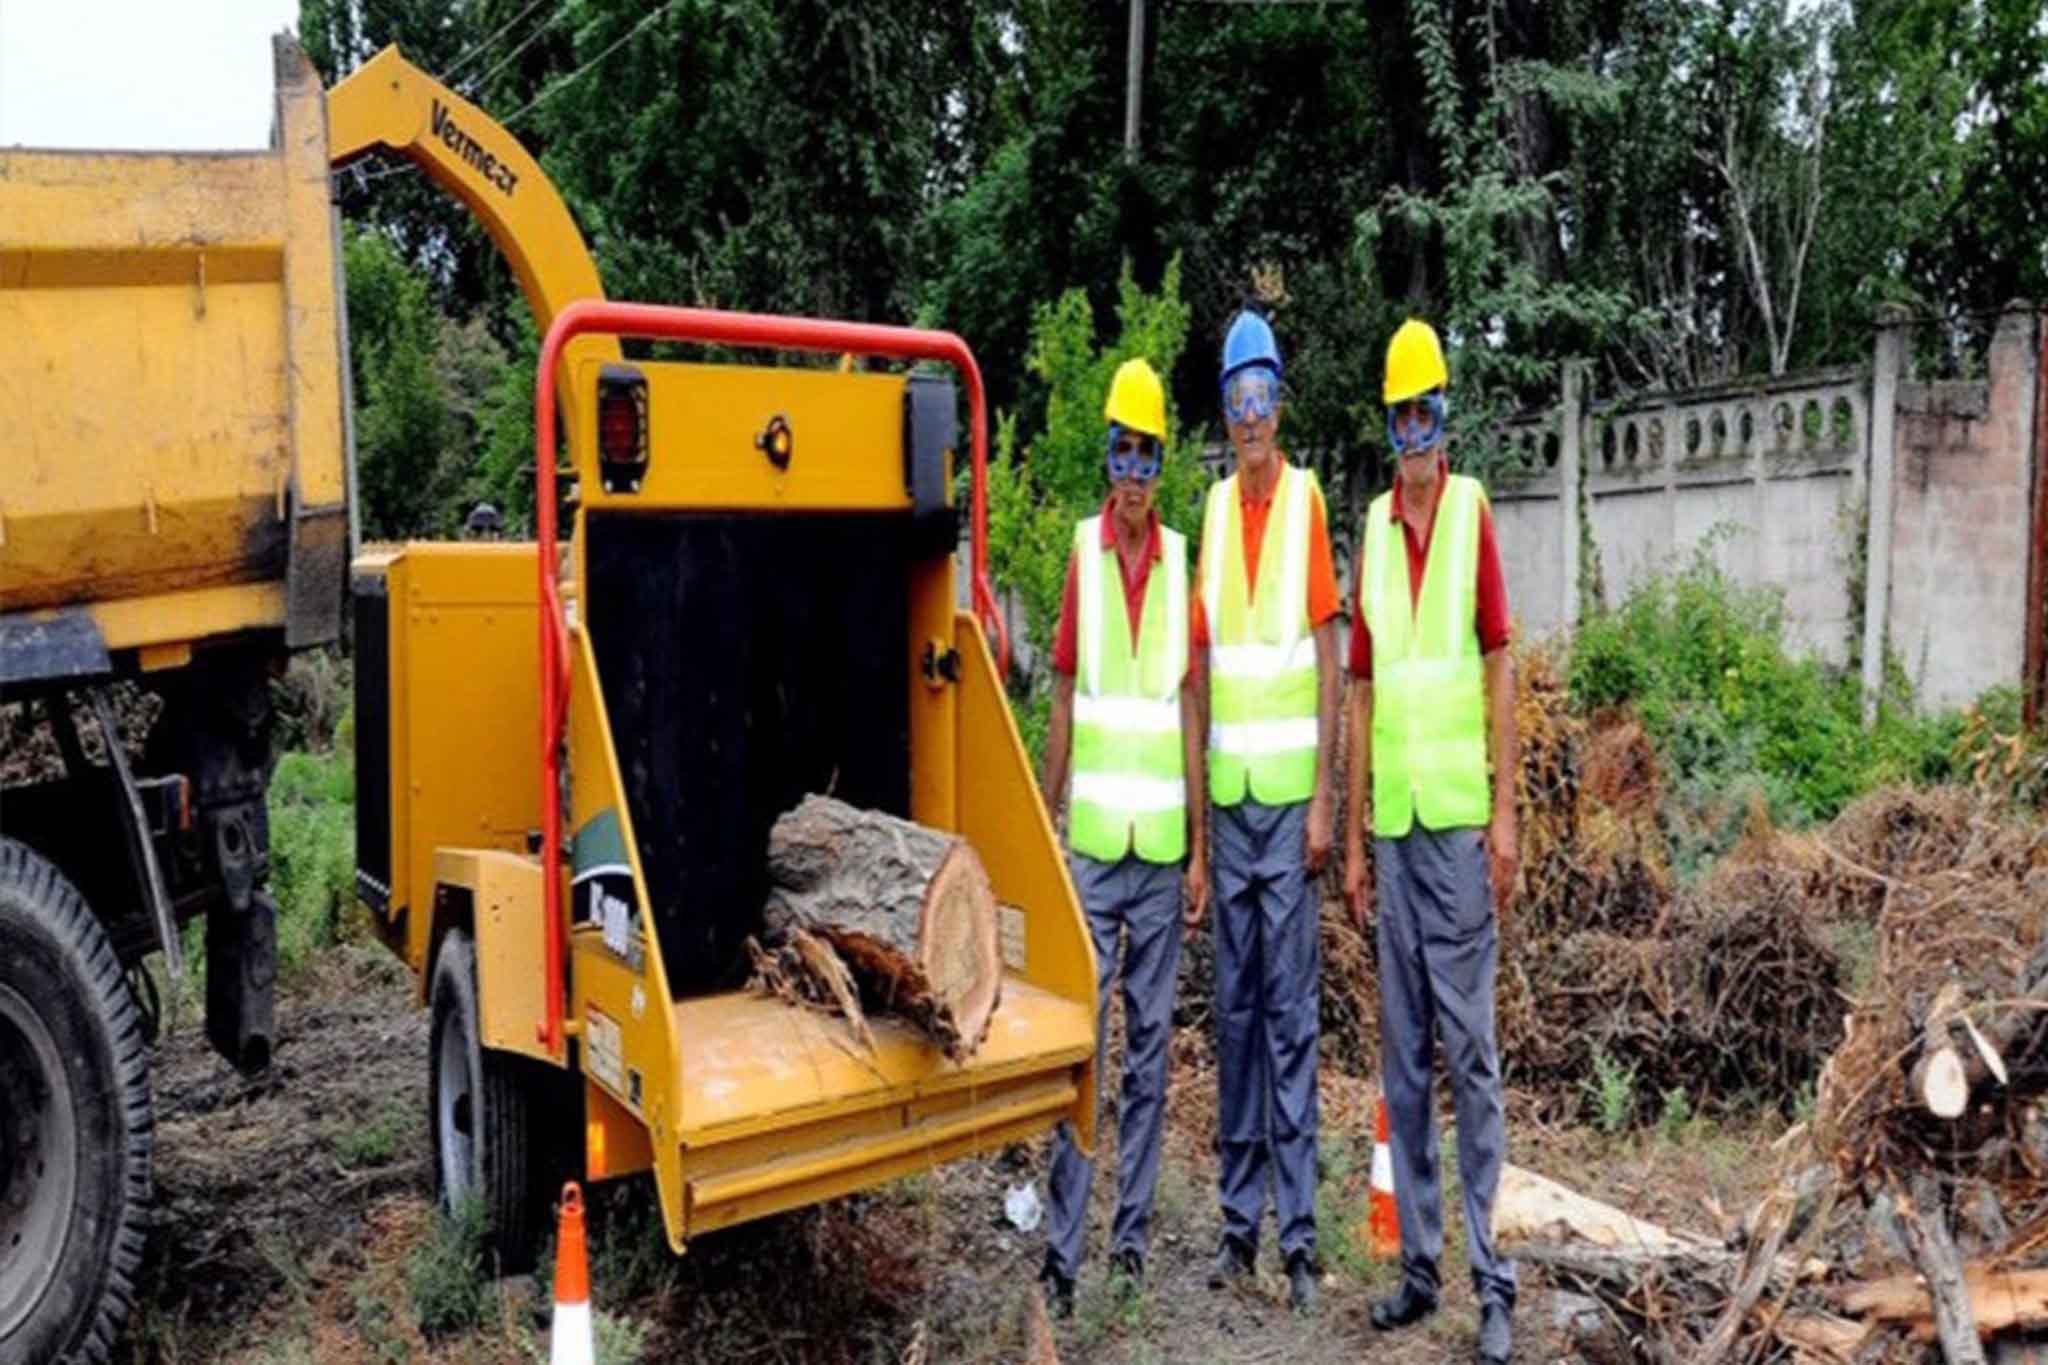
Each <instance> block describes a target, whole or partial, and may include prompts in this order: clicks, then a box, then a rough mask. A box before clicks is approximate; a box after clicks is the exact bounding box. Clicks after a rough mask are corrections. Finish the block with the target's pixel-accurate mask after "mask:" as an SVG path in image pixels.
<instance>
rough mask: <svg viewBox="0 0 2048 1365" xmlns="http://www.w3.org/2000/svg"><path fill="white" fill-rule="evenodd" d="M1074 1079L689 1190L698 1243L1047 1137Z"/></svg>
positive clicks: (903, 1121)
mask: <svg viewBox="0 0 2048 1365" xmlns="http://www.w3.org/2000/svg"><path fill="white" fill-rule="evenodd" d="M1077 1098H1078V1095H1077V1091H1076V1090H1075V1087H1074V1082H1073V1079H1072V1078H1071V1076H1066V1077H1059V1078H1055V1079H1050V1080H1043V1081H1038V1082H1034V1083H1031V1084H1027V1085H1022V1086H1018V1087H1015V1088H1013V1089H1001V1090H998V1091H997V1092H996V1093H994V1094H991V1095H977V1096H973V1097H970V1098H969V1100H968V1102H966V1103H963V1104H958V1105H948V1106H945V1107H931V1108H927V1109H924V1110H923V1112H920V1111H919V1109H917V1108H913V1109H912V1110H911V1111H910V1112H908V1113H905V1114H902V1115H895V1114H891V1115H888V1116H886V1117H887V1118H889V1119H890V1120H892V1121H894V1122H895V1123H896V1124H897V1125H898V1126H897V1127H896V1129H895V1131H893V1132H887V1133H876V1132H863V1133H856V1134H851V1135H849V1136H847V1137H844V1138H841V1139H840V1140H838V1141H836V1142H829V1143H821V1144H818V1145H807V1146H805V1147H803V1148H802V1149H801V1150H797V1151H793V1152H790V1153H788V1154H786V1155H784V1156H781V1157H769V1158H767V1159H765V1160H763V1161H761V1162H760V1163H758V1164H754V1165H749V1166H743V1167H739V1168H737V1169H733V1170H730V1171H727V1172H725V1173H723V1174H717V1175H709V1176H705V1177H703V1178H696V1177H693V1178H692V1179H691V1182H690V1225H691V1226H690V1231H691V1233H692V1235H696V1234H699V1233H704V1232H709V1231H713V1230H715V1229H717V1228H722V1227H728V1226H731V1225H732V1224H734V1223H739V1222H744V1221H746V1220H748V1219H751V1218H760V1217H764V1216H766V1215H768V1214H771V1213H779V1212H781V1211H783V1210H785V1209H791V1208H796V1207H799V1206H801V1205H804V1204H811V1203H816V1202H818V1201H819V1200H822V1199H832V1198H836V1197H838V1196H840V1195H843V1194H848V1193H851V1192H852V1191H854V1190H858V1189H864V1188H866V1187H868V1186H871V1185H875V1184H878V1183H880V1182H882V1181H885V1180H891V1179H895V1178H896V1177H898V1176H903V1175H908V1174H910V1173H911V1172H913V1171H922V1170H929V1169H930V1168H931V1167H933V1166H936V1165H939V1164H940V1163H942V1162H946V1161H952V1160H956V1159H958V1158H960V1157H965V1156H971V1155H973V1154H974V1153H976V1152H984V1151H990V1150H993V1149H996V1148H999V1147H1002V1146H1006V1145H1007V1144H1009V1143H1011V1142H1016V1141H1022V1140H1024V1139H1027V1138H1031V1137H1035V1136H1037V1135H1038V1134H1040V1133H1042V1132H1044V1131H1045V1130H1046V1128H1047V1127H1049V1126H1050V1125H1051V1124H1052V1123H1053V1122H1054V1121H1055V1120H1056V1119H1058V1118H1059V1117H1061V1116H1062V1115H1064V1114H1065V1113H1066V1112H1067V1111H1068V1110H1070V1109H1071V1108H1072V1107H1073V1106H1074V1104H1075V1103H1076V1101H1077Z"/></svg>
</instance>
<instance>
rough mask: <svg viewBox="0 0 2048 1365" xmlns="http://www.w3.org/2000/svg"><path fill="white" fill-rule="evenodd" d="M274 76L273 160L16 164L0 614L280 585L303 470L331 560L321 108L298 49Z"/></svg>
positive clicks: (329, 324) (175, 634)
mask: <svg viewBox="0 0 2048 1365" xmlns="http://www.w3.org/2000/svg"><path fill="white" fill-rule="evenodd" d="M278 76H279V90H278V123H277V127H278V129H279V132H280V137H281V146H280V148H279V149H278V150H276V151H272V152H257V153H233V154H207V153H178V154H144V155H136V154H128V153H113V152H79V153H50V152H27V151H13V152H0V413H5V414H6V418H7V425H8V452H9V455H8V459H9V467H8V470H7V475H8V477H7V479H6V481H5V483H4V485H0V534H4V537H5V542H6V546H7V553H6V554H5V555H4V556H0V611H19V610H27V609H34V608H38V607H51V606H62V605H70V604H73V603H80V602H110V601H116V600H123V599H128V600H131V601H132V599H136V598H159V597H162V596H163V595H165V594H171V593H180V592H185V591H188V590H193V589H203V588H216V587H221V586H224V585H232V584H244V583H260V582H266V581H273V580H279V579H283V578H284V577H285V575H286V572H287V563H288V558H289V555H288V550H289V547H290V545H291V544H292V541H293V527H292V524H291V523H290V522H289V521H288V514H289V512H290V511H291V508H292V502H291V497H290V495H291V493H292V479H293V477H294V466H295V464H296V467H297V471H298V479H299V487H298V502H299V507H300V509H301V510H304V509H305V508H306V507H307V506H309V505H310V504H311V503H323V504H325V505H326V507H327V508H328V509H329V515H328V519H327V522H326V523H325V525H324V527H323V529H324V530H325V532H326V535H325V537H324V543H326V544H328V545H329V546H330V547H331V546H332V545H333V544H336V543H338V539H337V537H335V536H334V535H333V533H332V526H333V521H334V519H335V518H337V517H338V516H339V515H340V513H341V510H342V508H343V505H344V502H343V500H344V498H345V490H344V477H343V475H344V468H343V454H342V441H341V418H342V414H341V410H340V401H341V400H340V388H339V383H340V380H339V375H340V366H341V364H342V363H343V361H342V357H341V354H340V336H339V328H338V325H337V316H338V315H337V305H336V302H335V289H336V272H335V269H334V247H333V237H332V230H331V226H330V222H329V211H328V204H327V186H326V176H325V166H326V151H325V141H324V127H323V124H322V122H321V120H320V113H321V109H322V107H323V102H322V95H321V92H320V89H319V82H318V78H317V77H316V76H315V75H314V73H313V71H312V69H311V67H310V66H309V65H308V64H307V63H306V62H305V60H304V59H303V58H302V57H300V56H299V55H298V54H297V52H296V50H295V49H291V48H290V47H289V46H288V45H287V46H286V47H284V48H281V49H280V53H279V68H278ZM331 553H332V551H331V548H330V554H331ZM335 567H338V566H335ZM333 571H334V568H333V567H330V568H329V569H328V573H329V574H330V575H331V574H332V573H333ZM327 582H328V583H329V585H330V586H331V584H332V579H331V576H330V577H329V578H328V579H327ZM316 605H325V608H326V609H325V611H324V612H320V613H315V612H314V611H313V610H312V609H313V607H315V606H316ZM302 607H303V608H304V611H303V612H302V615H301V618H300V620H299V621H298V622H296V623H295V624H297V625H299V626H301V627H302V628H303V633H304V634H305V635H306V637H307V638H319V637H320V636H321V635H322V634H324V633H326V632H327V631H330V630H331V629H332V612H333V608H332V605H331V599H329V600H328V602H326V603H323V602H322V596H321V594H318V593H308V595H307V596H306V598H305V601H304V602H303V603H302ZM322 617H324V623H323V620H322V619H320V618H322ZM283 623H284V622H283V616H282V615H280V616H279V618H278V619H277V620H274V621H273V620H266V621H261V622H256V621H249V620H245V619H231V620H228V621H227V622H225V623H224V625H223V626H222V628H224V629H247V628H250V627H251V626H255V625H266V626H267V625H276V624H283ZM124 629H125V630H126V631H127V632H128V633H129V634H130V635H131V636H132V637H133V639H132V641H131V642H133V643H150V644H158V643H173V642H178V641H189V640H192V639H194V638H197V637H196V636H195V635H194V634H192V633H191V627H190V624H189V620H187V621H180V622H178V623H175V624H168V623H167V624H163V625H158V624H156V623H152V622H143V623H139V624H138V623H136V622H135V621H134V620H133V618H132V616H131V617H130V618H129V619H128V620H127V621H126V623H125V625H124ZM110 643H112V641H110ZM163 657H168V656H163Z"/></svg>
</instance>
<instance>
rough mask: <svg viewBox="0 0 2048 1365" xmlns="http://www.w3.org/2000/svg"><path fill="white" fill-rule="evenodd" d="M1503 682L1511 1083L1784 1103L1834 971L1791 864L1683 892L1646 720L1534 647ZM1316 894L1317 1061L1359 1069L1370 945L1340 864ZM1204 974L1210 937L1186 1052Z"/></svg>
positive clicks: (1364, 1071) (1371, 971)
mask: <svg viewBox="0 0 2048 1365" xmlns="http://www.w3.org/2000/svg"><path fill="white" fill-rule="evenodd" d="M1516 685H1517V699H1516V716H1517V725H1518V729H1519V731H1520V735H1521V744H1522V764H1521V773H1520V779H1519V791H1518V800H1517V808H1518V810H1519V812H1520V821H1519V824H1520V837H1521V855H1522V878H1521V892H1520V896H1519V898H1518V899H1517V902H1516V904H1515V907H1514V908H1513V909H1512V910H1511V911H1510V913H1509V914H1508V915H1507V917H1506V918H1505V919H1504V920H1503V921H1502V926H1501V953H1500V980H1499V987H1498V994H1497V1001H1498V1009H1499V1029H1500V1041H1501V1050H1502V1055H1503V1060H1504V1064H1505V1067H1506V1071H1507V1076H1508V1080H1509V1083H1510V1084H1511V1085H1514V1086H1517V1087H1519V1088H1522V1089H1523V1090H1525V1091H1527V1092H1530V1093H1531V1094H1533V1095H1534V1096H1535V1097H1536V1098H1537V1100H1538V1104H1539V1107H1540V1108H1541V1109H1542V1110H1544V1111H1546V1112H1548V1113H1550V1114H1553V1115H1556V1116H1563V1117H1568V1116H1573V1115H1576V1114H1577V1113H1579V1112H1581V1111H1582V1110H1583V1108H1584V1106H1585V1105H1586V1102H1587V1098H1588V1090H1589V1087H1590V1086H1591V1084H1592V1082H1593V1079H1594V1076H1595V1073H1596V1059H1598V1060H1599V1062H1600V1064H1601V1066H1603V1067H1605V1068H1607V1069H1608V1070H1610V1071H1611V1072H1613V1073H1614V1074H1618V1075H1624V1076H1627V1077H1630V1078H1631V1079H1630V1081H1629V1089H1630V1093H1631V1095H1632V1097H1633V1103H1634V1105H1635V1106H1636V1108H1637V1110H1638V1111H1639V1112H1638V1114H1637V1117H1644V1118H1647V1117H1650V1116H1652V1115H1653V1114H1654V1110H1655V1106H1656V1105H1658V1104H1659V1103H1660V1102H1661V1099H1662V1097H1663V1096H1664V1095H1665V1094H1666V1093H1667V1092H1668V1091H1671V1090H1673V1089H1675V1088H1684V1089H1685V1090H1686V1092H1687V1103H1688V1105H1689V1106H1690V1107H1691V1108H1692V1109H1694V1110H1698V1109H1701V1108H1703V1107H1709V1106H1712V1105H1714V1104H1717V1103H1726V1102H1732V1101H1736V1100H1738V1099H1740V1100H1744V1101H1747V1102H1754V1101H1756V1100H1757V1099H1759V1098H1763V1097H1768V1098H1770V1099H1773V1100H1779V1101H1781V1102H1782V1103H1783V1104H1785V1105H1786V1106H1787V1107H1788V1108H1789V1106H1790V1105H1791V1103H1792V1097H1793V1096H1795V1095H1797V1094H1799V1093H1800V1091H1801V1089H1802V1087H1805V1086H1810V1085H1811V1083H1812V1082H1813V1079H1814V1077H1815V1076H1816V1075H1817V1074H1818V1072H1819V1070H1820V1066H1821V1063H1822V1061H1823V1060H1824V1059H1825V1058H1826V1056H1827V1054H1828V1052H1829V1050H1830V1048H1831V1047H1832V1046H1833V1044H1834V1042H1835V1040H1836V1039H1837V1038H1838V1037H1839V1033H1840V1027H1841V1013H1842V998H1841V996H1840V994H1839V989H1840V986H1841V984H1842V980H1843V975H1844V973H1843V965H1842V963H1841V962H1840V960H1839V957H1838V954H1837V952H1836V951H1835V949H1834V948H1833V946H1832V944H1831V940H1830V937H1829V934H1828V933H1827V914H1826V913H1823V912H1822V911H1818V910H1816V909H1814V908H1813V906H1812V902H1811V900H1810V896H1809V888H1808V886H1807V885H1806V882H1805V880H1804V879H1803V877H1802V876H1801V875H1800V874H1799V873H1797V872H1794V871H1792V870H1788V869H1780V868H1773V867H1765V866H1756V865H1744V866H1741V867H1737V868H1730V869H1728V870H1727V871H1725V872H1723V873H1722V874H1720V875H1717V876H1715V877H1712V878H1710V879H1708V880H1707V881H1706V882H1705V883H1703V884H1702V885H1700V886H1699V887H1696V888H1691V889H1685V890H1681V889H1679V888H1678V887H1677V886H1676V884H1675V882H1674V879H1673V876H1672V873H1671V870H1670V866H1669V859H1668V854H1667V852H1666V848H1667V840H1666V837H1665V833H1664V830H1663V828H1662V826H1661V823H1660V816H1659V810H1660V803H1661V790H1660V785H1659V778H1658V771H1657V762H1656V757H1655V754H1654V751H1653V750H1652V748H1651V745H1650V741H1649V739H1648V738H1647V736H1646V735H1645V734H1644V733H1643V730H1642V728H1641V726H1640V725H1638V724H1637V723H1636V722H1635V721H1634V720H1633V719H1631V718H1629V717H1628V716H1626V715H1623V714H1615V715H1602V716H1595V717H1593V718H1591V719H1590V720H1589V719H1587V718H1583V717H1580V716H1578V715H1575V714H1574V713H1573V712H1572V710H1571V709H1570V707H1569V705H1568V699H1567V696H1566V692H1565V687H1564V683H1563V681H1562V679H1561V678H1560V676H1559V673H1558V668H1557V664H1556V661H1555V660H1554V659H1553V658H1552V657H1551V656H1549V655H1548V654H1546V653H1543V652H1541V651H1538V650H1522V651H1520V652H1519V654H1518V658H1517V667H1516ZM1340 827H1341V826H1340ZM1367 856H1368V857H1370V851H1369V849H1368V854H1367ZM1333 861H1337V860H1333ZM1323 891H1324V904H1323V909H1322V916H1323V935H1322V952H1323V962H1322V1052H1323V1061H1324V1064H1325V1066H1326V1067H1334V1068H1336V1069H1338V1070H1341V1071H1343V1072H1345V1073H1348V1074H1350V1075H1353V1076H1360V1077H1365V1076H1371V1075H1373V1074H1374V1073H1375V1072H1376V1070H1377V1057H1378V1039H1379V998H1378V993H1377V990H1376V985H1375V983H1376V981H1377V977H1378V971H1377V965H1378V964H1377V952H1376V947H1375V943H1374V939H1373V936H1372V934H1371V933H1370V932H1368V933H1366V934H1363V935H1361V934H1359V933H1358V932H1357V931H1356V930H1355V929H1354V928H1353V927H1352V926H1351V924H1350V922H1349V918H1348V915H1347V913H1346V911H1345V908H1344V905H1343V901H1342V868H1341V866H1338V867H1333V868H1332V869H1331V870H1330V871H1329V872H1328V873H1327V874H1326V876H1325V879H1324V883H1323ZM1212 913H1213V912H1212ZM1214 980H1215V977H1214V956H1213V949H1212V947H1211V941H1210V938H1209V936H1208V935H1207V934H1202V935H1198V936H1197V937H1196V938H1195V939H1194V940H1193V941H1191V942H1190V943H1189V945H1188V948H1187V952H1186V955H1185V957H1184V959H1183V966H1182V974H1181V986H1180V996H1179V1002H1178V1007H1177V1009H1176V1023H1177V1024H1178V1025H1179V1026H1180V1027H1181V1028H1182V1029H1183V1030H1192V1031H1195V1032H1196V1033H1197V1034H1199V1035H1200V1036H1201V1040H1202V1041H1200V1042H1197V1041H1195V1040H1189V1041H1188V1042H1186V1043H1185V1044H1184V1051H1185V1052H1186V1053H1187V1054H1189V1055H1192V1056H1195V1057H1197V1058H1200V1057H1203V1056H1205V1055H1206V1048H1205V1043H1206V1039H1207V1037H1208V1036H1210V1035H1212V1034H1213V1011H1214V1004H1213V993H1214Z"/></svg>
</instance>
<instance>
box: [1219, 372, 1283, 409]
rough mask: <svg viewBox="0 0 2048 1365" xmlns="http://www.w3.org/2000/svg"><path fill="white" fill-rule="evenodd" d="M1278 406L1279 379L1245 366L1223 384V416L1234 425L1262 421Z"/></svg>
mask: <svg viewBox="0 0 2048 1365" xmlns="http://www.w3.org/2000/svg"><path fill="white" fill-rule="evenodd" d="M1279 406H1280V376H1279V375H1277V374H1274V373H1273V372H1272V371H1271V370H1269V369H1267V368H1266V367H1265V366H1264V365H1247V366H1245V368H1243V369H1241V370H1239V371H1237V372H1236V373H1235V374H1233V375H1231V376H1230V378H1228V379H1226V380H1224V381H1223V415H1224V416H1225V417H1228V418H1229V419H1230V420H1231V421H1232V422H1233V423H1244V422H1263V421H1265V420H1266V419H1267V418H1268V417H1271V416H1272V415H1273V413H1274V412H1275V411H1276V410H1277V409H1278V408H1279Z"/></svg>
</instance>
